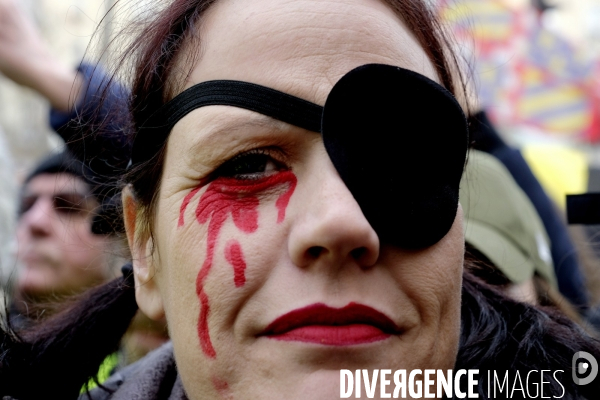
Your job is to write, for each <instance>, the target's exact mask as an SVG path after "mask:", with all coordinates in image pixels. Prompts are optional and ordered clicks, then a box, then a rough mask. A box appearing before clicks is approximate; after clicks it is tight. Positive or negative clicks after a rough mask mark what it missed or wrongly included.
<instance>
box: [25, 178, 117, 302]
mask: <svg viewBox="0 0 600 400" xmlns="http://www.w3.org/2000/svg"><path fill="white" fill-rule="evenodd" d="M96 207H98V202H97V201H96V200H95V198H94V197H93V196H92V195H91V194H90V189H89V187H88V185H87V184H86V183H85V182H84V181H83V180H82V179H81V178H78V177H76V176H74V175H71V174H68V173H52V174H51V173H44V174H40V175H36V176H34V177H33V178H32V179H31V180H30V181H29V182H27V183H26V185H25V187H24V190H23V194H22V197H21V204H20V213H19V219H18V221H17V242H18V250H17V258H18V261H19V263H18V264H19V270H18V275H17V280H16V287H15V289H16V292H17V294H18V295H19V296H20V297H23V298H33V299H35V298H46V297H47V296H52V295H63V294H64V295H68V294H73V293H77V292H80V291H81V290H83V289H85V288H88V287H90V286H93V285H96V284H98V283H100V282H102V281H105V280H106V278H107V271H108V263H107V257H108V251H107V250H108V249H107V244H108V242H107V239H106V237H105V236H103V235H94V234H93V233H92V231H91V225H92V218H93V211H94V210H95V209H96Z"/></svg>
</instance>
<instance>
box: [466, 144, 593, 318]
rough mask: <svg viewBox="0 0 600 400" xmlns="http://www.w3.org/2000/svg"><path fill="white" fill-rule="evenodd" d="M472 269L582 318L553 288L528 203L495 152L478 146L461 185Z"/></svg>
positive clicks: (507, 289)
mask: <svg viewBox="0 0 600 400" xmlns="http://www.w3.org/2000/svg"><path fill="white" fill-rule="evenodd" d="M460 199H461V205H462V207H463V211H464V217H465V241H466V244H467V250H468V251H469V252H470V253H471V254H473V255H475V256H476V257H475V258H476V259H477V260H479V262H477V263H474V264H473V265H472V267H473V268H472V272H473V273H474V274H475V275H476V276H478V277H480V278H482V279H483V280H485V281H486V282H487V283H489V284H491V285H493V286H495V287H497V288H498V289H500V290H501V291H503V292H504V293H506V294H507V295H509V296H511V297H513V298H514V299H516V300H519V301H524V302H528V303H530V304H533V305H539V306H546V307H553V308H556V309H559V310H560V311H561V312H563V313H564V314H565V315H566V316H568V317H569V318H571V319H572V320H574V321H575V322H578V323H580V324H582V323H583V321H582V319H581V316H580V315H579V313H578V312H577V310H576V309H575V307H574V306H573V305H572V304H571V303H570V302H569V301H568V300H567V299H566V298H565V297H563V296H562V295H561V294H560V292H559V291H558V286H557V279H556V275H555V273H554V267H553V262H552V256H551V254H550V241H549V238H548V235H547V233H546V230H545V229H544V225H543V224H542V221H541V219H540V217H539V215H538V214H537V212H536V210H535V208H534V206H533V204H532V203H531V201H530V200H529V198H528V197H527V196H526V195H525V193H524V192H523V190H522V189H521V188H520V187H519V186H518V185H517V184H516V182H515V181H514V179H513V178H512V177H511V175H510V173H509V172H508V170H507V169H506V167H504V165H502V164H501V163H500V162H499V161H498V160H497V159H496V158H495V157H493V156H491V155H489V154H486V153H484V152H481V151H478V150H472V151H471V153H470V154H469V162H468V163H467V167H466V170H465V174H464V176H463V180H462V182H461V187H460Z"/></svg>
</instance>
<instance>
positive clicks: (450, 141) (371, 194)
mask: <svg viewBox="0 0 600 400" xmlns="http://www.w3.org/2000/svg"><path fill="white" fill-rule="evenodd" d="M209 105H230V106H235V107H240V108H244V109H248V110H251V111H255V112H258V113H261V114H264V115H267V116H270V117H272V118H275V119H278V120H280V121H283V122H287V123H290V124H292V125H295V126H298V127H301V128H304V129H307V130H310V131H313V132H320V133H321V134H322V135H323V141H324V143H325V148H326V149H327V152H328V154H329V157H330V158H331V160H332V162H333V164H334V166H335V167H336V169H337V170H338V172H339V174H340V176H341V178H342V179H343V181H344V183H345V184H346V186H347V187H348V189H349V190H350V192H351V193H352V195H353V196H354V198H355V199H356V201H357V202H358V204H359V206H360V207H361V210H362V211H363V213H364V214H365V217H366V218H367V220H368V221H369V223H370V224H371V225H372V226H373V228H374V229H375V231H376V232H377V234H378V235H379V237H380V239H381V240H382V241H383V242H386V243H390V244H394V245H396V246H400V247H404V248H424V247H427V246H431V245H433V244H435V243H436V242H438V241H439V240H440V239H441V238H442V237H444V236H445V235H446V233H448V231H449V230H450V227H451V226H452V223H453V221H454V218H455V216H456V210H457V207H458V188H459V182H460V177H461V174H462V170H463V167H464V163H465V158H466V152H467V144H468V129H467V122H466V118H465V116H464V114H463V112H462V109H461V107H460V105H459V104H458V103H457V101H456V100H455V98H454V97H453V96H452V94H450V92H448V91H447V90H446V89H444V88H443V87H442V86H440V85H439V84H437V83H435V82H433V81H432V80H430V79H428V78H426V77H424V76H422V75H420V74H417V73H415V72H412V71H409V70H405V69H402V68H399V67H394V66H390V65H382V64H368V65H363V66H361V67H358V68H356V69H354V70H352V71H350V72H349V73H347V74H346V75H344V76H343V77H342V78H341V79H340V80H339V81H338V82H337V83H336V84H335V86H334V87H333V89H332V90H331V93H330V94H329V96H328V98H327V101H326V103H325V106H324V107H321V106H319V105H316V104H314V103H311V102H308V101H306V100H303V99H300V98H297V97H295V96H291V95H289V94H286V93H282V92H279V91H277V90H274V89H270V88H266V87H264V86H259V85H255V84H252V83H248V82H239V81H210V82H204V83H200V84H198V85H195V86H193V87H191V88H189V89H187V90H186V91H184V92H183V93H181V94H180V95H178V96H176V97H175V98H174V99H173V100H171V101H170V102H168V103H167V104H165V106H163V107H162V108H161V109H159V111H158V112H157V113H156V114H155V115H153V116H152V117H151V118H150V119H149V120H148V121H147V122H146V123H145V124H144V125H143V126H142V127H141V128H140V129H139V131H138V133H137V135H136V138H135V140H134V143H133V147H132V159H131V163H130V165H137V164H139V163H141V162H143V161H146V160H149V159H151V158H152V157H153V156H154V155H155V154H156V153H157V152H158V151H159V149H160V148H161V147H162V146H163V145H164V144H165V143H166V140H167V138H168V136H169V133H170V131H171V129H172V128H173V126H174V125H175V124H176V123H177V121H179V120H180V119H181V118H183V117H184V116H185V115H187V114H188V113H189V112H191V111H193V110H195V109H196V108H199V107H204V106H209Z"/></svg>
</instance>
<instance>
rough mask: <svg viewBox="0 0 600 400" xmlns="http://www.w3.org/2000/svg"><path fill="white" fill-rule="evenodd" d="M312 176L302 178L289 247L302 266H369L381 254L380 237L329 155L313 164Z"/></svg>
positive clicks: (294, 259)
mask: <svg viewBox="0 0 600 400" xmlns="http://www.w3.org/2000/svg"><path fill="white" fill-rule="evenodd" d="M313 168H315V169H313V170H312V173H309V174H307V175H308V176H311V178H307V179H306V181H305V182H302V181H303V179H301V180H299V182H298V188H297V190H299V191H300V193H301V194H300V193H299V194H300V196H298V198H296V199H295V200H296V201H298V203H297V204H299V207H301V208H300V210H301V211H300V213H299V214H298V215H297V218H296V219H295V220H294V224H293V227H292V230H291V232H290V237H289V242H288V243H289V244H288V249H289V253H290V256H291V258H292V261H293V262H294V264H296V265H297V266H299V267H302V268H305V267H310V266H311V265H313V264H322V263H324V264H326V265H328V266H330V267H343V266H345V265H350V264H355V265H358V266H359V267H361V268H369V267H371V266H373V265H374V264H375V262H376V261H377V259H378V257H379V238H378V236H377V233H375V231H374V230H373V228H372V227H371V225H370V224H369V222H368V221H367V219H366V218H365V216H364V215H363V213H362V211H361V209H360V206H359V205H358V203H357V202H356V200H355V199H354V197H353V196H352V194H351V193H350V191H349V190H348V188H347V187H346V185H345V184H344V182H343V181H342V180H341V178H340V176H339V175H338V173H337V171H336V170H335V168H334V166H333V164H331V161H330V160H329V158H327V162H323V163H321V166H316V165H313Z"/></svg>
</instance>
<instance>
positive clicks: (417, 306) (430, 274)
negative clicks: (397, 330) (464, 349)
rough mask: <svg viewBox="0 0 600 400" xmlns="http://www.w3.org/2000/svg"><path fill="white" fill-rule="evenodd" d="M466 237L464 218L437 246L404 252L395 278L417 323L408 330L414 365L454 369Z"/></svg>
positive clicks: (457, 222) (410, 354)
mask: <svg viewBox="0 0 600 400" xmlns="http://www.w3.org/2000/svg"><path fill="white" fill-rule="evenodd" d="M463 257H464V239H463V236H462V224H461V219H458V217H457V220H456V221H455V223H454V225H453V227H452V229H451V230H450V232H449V233H448V234H447V235H446V236H445V237H444V238H443V239H442V240H441V241H440V242H438V243H436V244H435V245H433V246H431V247H429V248H427V249H425V250H422V251H418V252H410V253H404V254H403V260H402V261H401V262H399V263H397V265H398V267H397V268H396V270H395V276H394V279H395V281H396V284H397V285H398V287H399V288H400V291H401V292H402V293H403V294H404V296H406V297H405V298H404V299H405V300H406V301H407V303H406V304H407V305H406V307H407V308H409V307H410V308H413V309H414V310H415V311H416V315H418V323H416V324H415V325H414V326H413V328H412V329H411V330H410V331H409V332H407V335H406V337H405V340H406V341H407V342H408V343H412V344H411V346H409V347H410V348H411V351H410V352H409V353H407V360H410V361H409V362H411V363H413V364H414V365H417V366H418V365H419V364H420V365H435V366H436V368H442V369H445V368H452V367H453V365H454V360H455V359H456V352H457V350H458V340H459V335H460V305H461V288H462V272H463Z"/></svg>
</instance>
